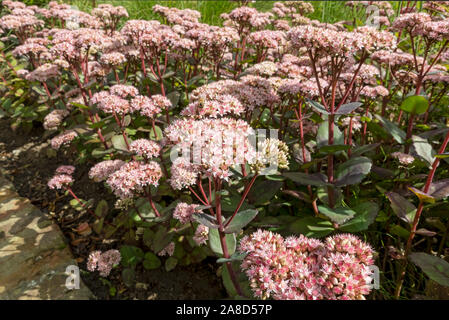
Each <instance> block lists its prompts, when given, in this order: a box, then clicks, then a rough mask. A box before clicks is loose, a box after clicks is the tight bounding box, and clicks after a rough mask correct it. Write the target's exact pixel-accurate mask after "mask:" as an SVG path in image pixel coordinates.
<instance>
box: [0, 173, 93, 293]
mask: <svg viewBox="0 0 449 320" xmlns="http://www.w3.org/2000/svg"><path fill="white" fill-rule="evenodd" d="M0 169H1V168H0ZM70 265H74V266H77V263H76V261H75V259H74V258H73V256H72V253H71V252H70V249H69V247H68V245H67V244H66V242H65V239H64V236H63V234H62V232H61V230H60V229H59V227H58V226H57V225H56V224H55V223H54V222H53V221H52V220H51V219H50V218H49V217H47V216H46V215H45V214H44V213H42V212H41V211H40V210H39V209H38V208H36V207H35V206H33V205H32V204H31V202H30V201H29V200H28V199H26V198H23V197H20V196H19V195H18V194H17V192H16V190H15V188H14V185H13V184H12V183H11V182H10V181H8V180H7V179H6V178H5V177H4V176H3V175H2V173H1V172H0V299H1V300H16V299H21V300H22V299H25V300H87V299H94V296H93V294H92V293H91V291H90V290H89V288H88V287H87V286H86V285H85V284H84V283H83V281H82V280H81V279H79V286H80V288H79V289H74V290H68V289H67V288H66V285H65V283H66V280H67V278H68V276H67V275H66V274H65V272H66V268H67V267H68V266H70Z"/></svg>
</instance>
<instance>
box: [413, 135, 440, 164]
mask: <svg viewBox="0 0 449 320" xmlns="http://www.w3.org/2000/svg"><path fill="white" fill-rule="evenodd" d="M412 141H413V148H414V149H415V152H416V154H417V155H418V156H419V157H420V158H422V159H424V160H425V161H426V162H427V163H428V164H429V165H432V163H433V161H434V154H435V151H433V149H432V146H431V144H430V143H429V142H428V141H427V139H424V138H421V137H419V136H412Z"/></svg>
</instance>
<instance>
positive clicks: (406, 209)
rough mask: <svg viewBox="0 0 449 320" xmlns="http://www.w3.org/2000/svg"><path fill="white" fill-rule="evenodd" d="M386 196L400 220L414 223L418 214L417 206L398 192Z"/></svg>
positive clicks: (388, 193)
mask: <svg viewBox="0 0 449 320" xmlns="http://www.w3.org/2000/svg"><path fill="white" fill-rule="evenodd" d="M385 195H386V196H387V197H388V199H389V200H390V202H391V209H393V212H394V213H395V214H396V215H397V216H398V217H399V219H401V220H403V221H405V222H407V223H409V224H410V223H412V221H413V219H414V218H415V213H416V207H415V205H414V204H413V203H411V202H410V201H408V200H407V199H405V198H404V197H403V196H401V195H399V194H397V193H396V192H387V193H386V194H385Z"/></svg>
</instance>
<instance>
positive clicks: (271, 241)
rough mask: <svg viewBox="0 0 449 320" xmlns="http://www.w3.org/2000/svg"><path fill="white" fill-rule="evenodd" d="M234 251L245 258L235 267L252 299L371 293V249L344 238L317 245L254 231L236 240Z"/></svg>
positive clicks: (347, 236)
mask: <svg viewBox="0 0 449 320" xmlns="http://www.w3.org/2000/svg"><path fill="white" fill-rule="evenodd" d="M239 250H240V252H242V253H247V256H246V257H245V258H244V260H243V262H242V264H241V268H242V269H243V270H245V272H246V275H247V276H248V278H249V280H250V286H251V288H252V290H253V293H254V296H255V297H258V298H262V299H267V298H273V299H275V300H322V299H325V300H353V299H364V296H365V295H367V294H369V292H370V290H371V289H370V286H369V283H370V282H371V277H370V276H371V271H370V268H369V267H370V266H371V265H373V263H374V260H373V250H372V249H371V247H370V246H369V245H368V244H366V243H364V242H363V241H361V240H360V239H359V238H357V237H356V236H353V235H350V234H339V235H336V236H332V237H328V238H326V240H325V241H324V242H322V241H320V240H318V239H310V238H307V237H305V236H303V235H301V236H299V237H294V236H291V237H288V238H286V239H284V238H283V237H282V236H281V235H279V234H275V233H272V232H270V231H263V230H258V231H257V232H254V233H252V234H251V235H249V236H245V237H244V238H243V239H242V240H241V241H240V248H239Z"/></svg>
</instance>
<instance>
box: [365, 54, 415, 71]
mask: <svg viewBox="0 0 449 320" xmlns="http://www.w3.org/2000/svg"><path fill="white" fill-rule="evenodd" d="M416 58H417V62H418V66H419V65H422V63H423V62H424V59H423V58H422V57H419V56H418V57H416ZM371 59H373V60H374V61H377V62H379V63H384V64H387V65H389V66H390V67H391V68H399V67H405V66H409V67H410V66H413V65H414V58H413V55H412V54H410V53H406V52H401V51H397V52H391V51H388V50H379V51H376V52H374V53H373V54H372V55H371Z"/></svg>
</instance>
